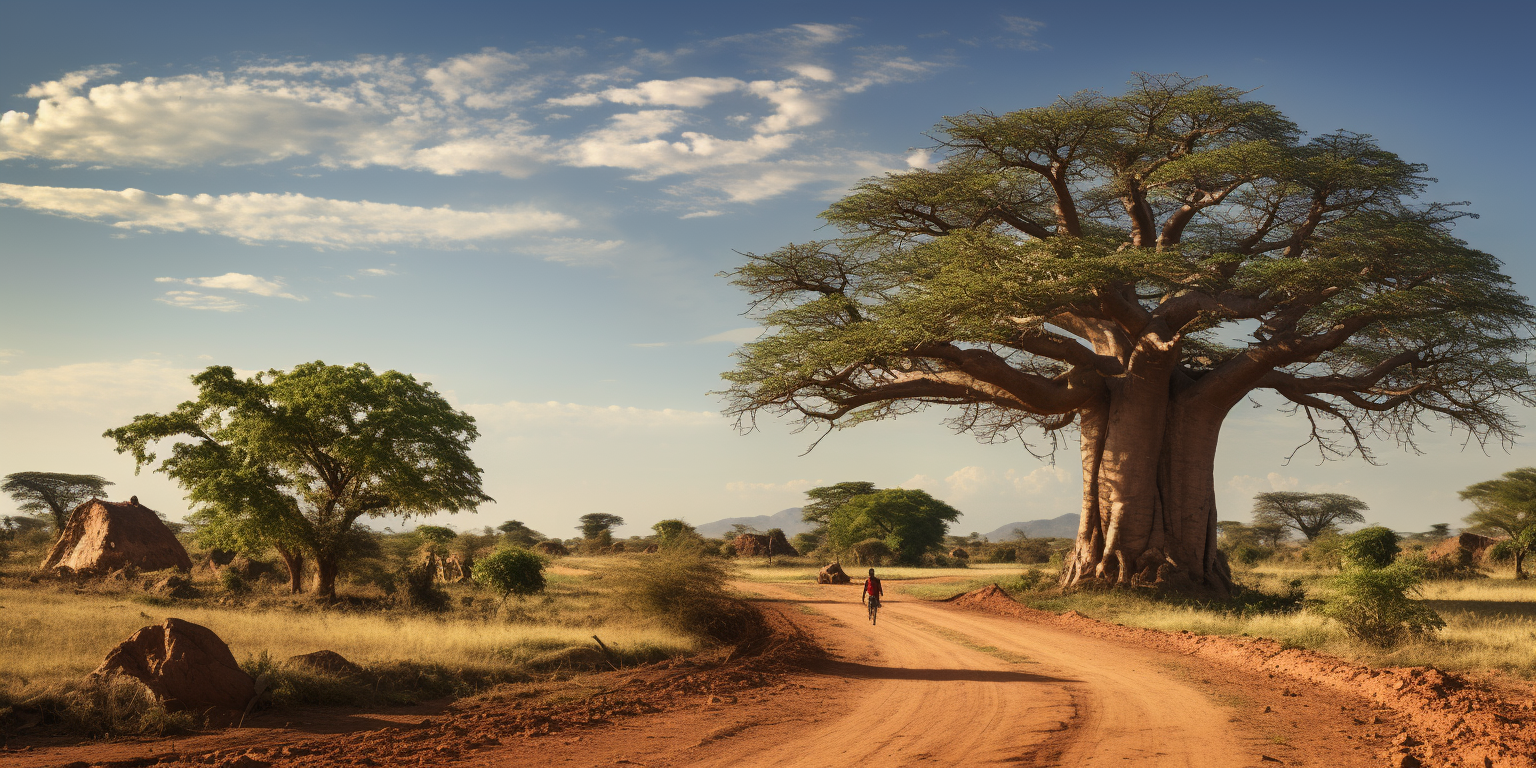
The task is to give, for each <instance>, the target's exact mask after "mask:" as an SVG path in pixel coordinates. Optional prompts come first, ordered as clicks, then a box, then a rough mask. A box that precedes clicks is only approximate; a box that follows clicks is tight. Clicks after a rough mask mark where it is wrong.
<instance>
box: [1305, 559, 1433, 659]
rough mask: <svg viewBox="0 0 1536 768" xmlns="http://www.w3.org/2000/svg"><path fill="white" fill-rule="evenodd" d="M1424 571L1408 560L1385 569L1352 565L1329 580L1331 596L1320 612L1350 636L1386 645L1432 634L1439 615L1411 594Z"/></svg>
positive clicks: (1421, 579)
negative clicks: (1337, 623) (1331, 588)
mask: <svg viewBox="0 0 1536 768" xmlns="http://www.w3.org/2000/svg"><path fill="white" fill-rule="evenodd" d="M1423 580H1424V574H1423V573H1422V572H1421V571H1419V569H1417V568H1415V567H1414V566H1413V565H1412V564H1410V563H1393V564H1392V565H1388V566H1386V567H1384V568H1370V567H1358V566H1357V567H1353V568H1350V569H1349V570H1346V571H1345V572H1344V573H1342V574H1339V575H1338V576H1336V577H1334V579H1333V580H1332V584H1331V585H1332V587H1333V589H1334V594H1333V596H1331V597H1329V598H1327V599H1326V600H1324V601H1323V604H1322V607H1321V609H1320V612H1321V613H1322V614H1323V615H1324V616H1327V617H1328V618H1330V619H1333V620H1334V621H1337V622H1339V624H1341V625H1343V627H1344V631H1345V633H1347V634H1348V635H1349V636H1350V637H1353V638H1355V639H1357V640H1361V641H1364V642H1367V643H1370V644H1372V645H1377V646H1381V647H1383V648H1388V647H1391V646H1393V645H1396V644H1397V643H1398V642H1400V641H1402V640H1403V639H1404V638H1405V637H1410V636H1424V635H1430V634H1433V633H1434V632H1435V631H1436V630H1438V629H1440V628H1441V627H1444V626H1445V620H1444V619H1442V618H1440V614H1437V613H1435V612H1434V611H1433V610H1431V609H1430V608H1428V607H1426V606H1424V605H1422V604H1421V603H1419V602H1418V601H1417V600H1414V599H1413V598H1412V597H1410V594H1413V593H1416V592H1417V591H1418V586H1419V584H1420V583H1421V582H1422V581H1423Z"/></svg>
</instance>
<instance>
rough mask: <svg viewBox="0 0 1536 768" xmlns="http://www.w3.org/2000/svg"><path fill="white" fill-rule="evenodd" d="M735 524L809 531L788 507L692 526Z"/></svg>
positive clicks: (718, 531) (722, 529) (727, 527)
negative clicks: (773, 511) (768, 513)
mask: <svg viewBox="0 0 1536 768" xmlns="http://www.w3.org/2000/svg"><path fill="white" fill-rule="evenodd" d="M737 523H740V524H742V525H750V526H752V527H753V528H756V529H758V530H759V531H766V530H768V529H770V528H782V529H783V530H784V535H785V536H793V535H795V534H797V533H805V532H806V531H809V530H811V526H810V524H809V523H806V522H805V521H803V520H801V519H800V507H790V508H789V509H786V510H783V511H780V512H775V513H773V514H771V515H757V516H756V517H727V518H726V519H724V520H716V521H714V522H713V523H705V524H703V525H698V526H694V528H695V529H696V530H697V531H698V532H699V534H700V535H702V536H709V537H712V538H718V537H720V536H725V535H727V534H729V533H730V532H731V526H733V525H736V524H737ZM1073 535H1074V536H1075V535H1077V533H1076V531H1074V532H1073Z"/></svg>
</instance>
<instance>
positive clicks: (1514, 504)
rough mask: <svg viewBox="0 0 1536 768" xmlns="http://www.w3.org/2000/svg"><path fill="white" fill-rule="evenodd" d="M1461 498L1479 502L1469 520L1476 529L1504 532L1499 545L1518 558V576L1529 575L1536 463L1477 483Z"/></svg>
mask: <svg viewBox="0 0 1536 768" xmlns="http://www.w3.org/2000/svg"><path fill="white" fill-rule="evenodd" d="M1460 495H1461V498H1462V499H1465V500H1467V501H1470V502H1472V503H1473V504H1475V505H1476V506H1477V509H1476V510H1474V511H1473V512H1472V513H1471V514H1469V515H1467V516H1466V518H1465V520H1466V523H1467V529H1468V530H1470V531H1472V532H1474V533H1493V534H1503V535H1505V536H1508V537H1509V538H1508V539H1506V540H1505V541H1503V542H1500V543H1499V544H1498V545H1497V546H1498V547H1499V548H1500V549H1502V550H1503V551H1505V552H1508V553H1509V554H1510V555H1511V556H1512V557H1513V558H1514V560H1515V578H1517V579H1524V578H1525V567H1524V566H1525V556H1526V555H1528V554H1530V553H1531V552H1532V551H1536V467H1522V468H1520V469H1515V470H1510V471H1509V472H1505V473H1504V475H1503V476H1502V477H1500V478H1499V479H1497V480H1484V481H1483V482H1481V483H1474V484H1472V485H1469V486H1467V487H1466V488H1465V489H1463V490H1462V491H1461V494H1460Z"/></svg>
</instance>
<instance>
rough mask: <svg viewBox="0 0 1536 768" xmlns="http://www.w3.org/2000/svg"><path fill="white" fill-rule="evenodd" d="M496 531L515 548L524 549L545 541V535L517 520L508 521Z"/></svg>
mask: <svg viewBox="0 0 1536 768" xmlns="http://www.w3.org/2000/svg"><path fill="white" fill-rule="evenodd" d="M496 530H498V531H500V532H501V533H502V535H504V536H506V537H507V541H508V543H510V544H512V545H513V546H518V547H523V548H524V549H526V548H528V547H531V546H533V545H535V544H537V543H539V542H541V541H543V540H544V534H542V533H539V532H538V531H535V530H533V529H532V528H529V527H528V526H526V525H524V524H523V523H521V522H519V521H517V520H508V521H506V522H505V523H502V524H501V525H498V526H496Z"/></svg>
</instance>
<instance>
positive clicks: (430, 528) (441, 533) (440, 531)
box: [412, 525, 459, 544]
mask: <svg viewBox="0 0 1536 768" xmlns="http://www.w3.org/2000/svg"><path fill="white" fill-rule="evenodd" d="M412 533H414V534H416V535H417V536H419V537H421V538H422V539H425V540H426V541H429V542H431V543H433V544H447V543H448V542H450V541H453V540H454V539H457V538H458V537H459V534H458V533H457V532H455V531H454V530H453V529H452V528H444V527H443V526H441V525H418V526H416V530H414V531H412Z"/></svg>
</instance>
